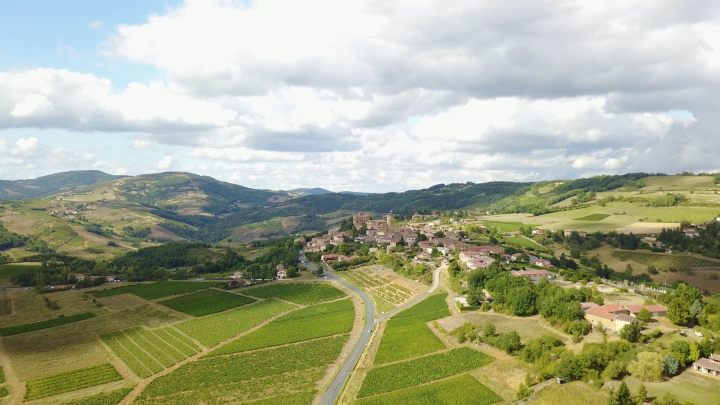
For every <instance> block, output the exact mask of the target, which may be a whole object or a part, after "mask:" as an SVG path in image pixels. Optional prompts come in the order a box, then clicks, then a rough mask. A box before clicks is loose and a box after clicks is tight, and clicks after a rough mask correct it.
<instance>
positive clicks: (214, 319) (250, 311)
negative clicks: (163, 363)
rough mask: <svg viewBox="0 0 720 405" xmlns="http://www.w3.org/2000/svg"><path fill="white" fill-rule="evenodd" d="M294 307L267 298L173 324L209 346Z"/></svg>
mask: <svg viewBox="0 0 720 405" xmlns="http://www.w3.org/2000/svg"><path fill="white" fill-rule="evenodd" d="M294 308H295V307H293V306H292V305H290V304H287V303H285V302H282V301H278V300H275V299H268V300H265V301H262V302H258V303H256V304H252V305H249V306H247V307H240V308H237V309H232V310H230V311H225V312H220V313H217V314H213V315H209V316H204V317H202V318H198V319H191V320H189V321H184V322H181V323H179V324H176V325H175V326H176V327H177V328H178V329H180V330H181V331H183V332H184V333H186V334H187V335H188V336H190V337H192V338H193V339H196V340H197V341H199V342H200V343H202V344H204V345H205V346H208V347H211V346H215V345H217V344H218V343H220V342H222V341H224V340H227V339H229V338H231V337H233V336H235V335H237V334H239V333H242V332H244V331H246V330H248V329H252V328H253V327H255V326H257V325H259V324H261V323H262V322H265V321H266V320H268V319H270V318H272V317H273V316H276V315H278V314H280V313H283V312H286V311H289V310H291V309H294Z"/></svg>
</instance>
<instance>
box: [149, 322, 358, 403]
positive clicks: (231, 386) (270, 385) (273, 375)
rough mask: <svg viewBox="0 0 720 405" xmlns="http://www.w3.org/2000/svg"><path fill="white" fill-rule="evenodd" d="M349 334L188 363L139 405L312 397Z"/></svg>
mask: <svg viewBox="0 0 720 405" xmlns="http://www.w3.org/2000/svg"><path fill="white" fill-rule="evenodd" d="M346 341H347V335H343V336H333V337H328V338H324V339H317V340H312V341H308V342H302V343H298V344H293V345H287V346H281V347H277V348H271V349H264V350H257V351H253V352H249V353H242V354H236V355H229V356H219V357H211V358H207V359H201V360H198V361H196V362H192V363H188V364H185V365H183V366H182V367H180V368H178V369H177V370H175V371H173V372H172V373H170V374H168V375H166V376H163V377H160V378H158V379H156V380H155V381H153V382H152V383H151V384H150V385H149V386H148V387H147V388H146V389H145V390H144V391H143V392H142V394H141V395H140V397H139V398H138V401H136V403H138V404H159V403H162V404H196V403H228V402H250V401H251V400H263V401H267V402H263V403H296V402H285V401H287V400H288V399H289V398H292V399H293V400H294V401H297V400H300V399H303V401H304V402H305V403H307V399H308V398H310V399H312V398H313V397H314V395H315V393H316V390H317V388H316V381H317V380H319V379H320V378H322V376H323V375H324V373H325V368H326V367H327V366H328V365H329V364H331V363H332V362H334V361H335V359H336V358H337V356H338V355H339V354H340V351H341V350H342V347H343V346H344V345H345V342H346Z"/></svg>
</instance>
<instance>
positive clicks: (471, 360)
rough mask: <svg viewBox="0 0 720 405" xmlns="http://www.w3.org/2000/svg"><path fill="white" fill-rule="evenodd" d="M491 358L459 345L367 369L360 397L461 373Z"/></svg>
mask: <svg viewBox="0 0 720 405" xmlns="http://www.w3.org/2000/svg"><path fill="white" fill-rule="evenodd" d="M490 361H492V358H491V357H489V356H487V355H485V354H483V353H480V352H477V351H475V350H473V349H470V348H467V347H462V348H459V349H452V350H450V351H447V352H442V353H437V354H431V355H429V356H425V357H418V358H415V359H412V360H407V361H403V362H400V363H394V364H390V365H387V366H382V367H376V368H373V369H372V370H370V371H369V372H368V374H367V376H366V377H365V381H363V385H362V387H361V388H360V393H359V394H358V397H359V398H362V397H367V396H371V395H376V394H381V393H384V392H390V391H395V390H398V389H401V388H406V387H411V386H415V385H419V384H424V383H427V382H430V381H435V380H439V379H442V378H446V377H450V376H452V375H456V374H461V373H464V372H466V371H469V370H473V369H476V368H480V367H482V366H484V365H485V364H488V363H490Z"/></svg>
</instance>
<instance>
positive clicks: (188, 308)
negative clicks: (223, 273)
mask: <svg viewBox="0 0 720 405" xmlns="http://www.w3.org/2000/svg"><path fill="white" fill-rule="evenodd" d="M255 301H256V300H255V299H253V298H248V297H245V296H242V295H238V294H233V293H229V292H224V291H220V290H215V289H207V290H201V291H196V292H194V293H190V294H187V295H183V296H180V297H175V298H170V299H169V300H164V301H160V302H159V304H162V305H165V306H166V307H170V308H172V309H174V310H176V311H180V312H184V313H186V314H190V315H193V316H203V315H209V314H214V313H215V312H222V311H226V310H228V309H231V308H236V307H240V306H243V305H247V304H251V303H253V302H255Z"/></svg>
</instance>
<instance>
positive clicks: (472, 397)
mask: <svg viewBox="0 0 720 405" xmlns="http://www.w3.org/2000/svg"><path fill="white" fill-rule="evenodd" d="M500 401H502V398H500V397H499V396H498V395H497V394H495V393H494V392H492V391H491V390H490V389H488V388H487V387H486V386H484V385H482V384H480V383H479V382H478V381H477V380H476V379H474V378H473V377H472V376H470V375H468V374H462V375H459V376H457V377H452V378H449V379H447V380H443V381H438V382H434V383H430V384H427V385H421V386H418V387H410V388H403V389H401V390H397V391H393V392H390V393H387V394H381V395H377V396H372V397H368V398H364V399H361V400H359V401H358V402H357V404H358V405H370V404H372V405H394V404H399V403H407V404H414V405H437V404H453V405H489V404H494V403H496V402H500Z"/></svg>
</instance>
